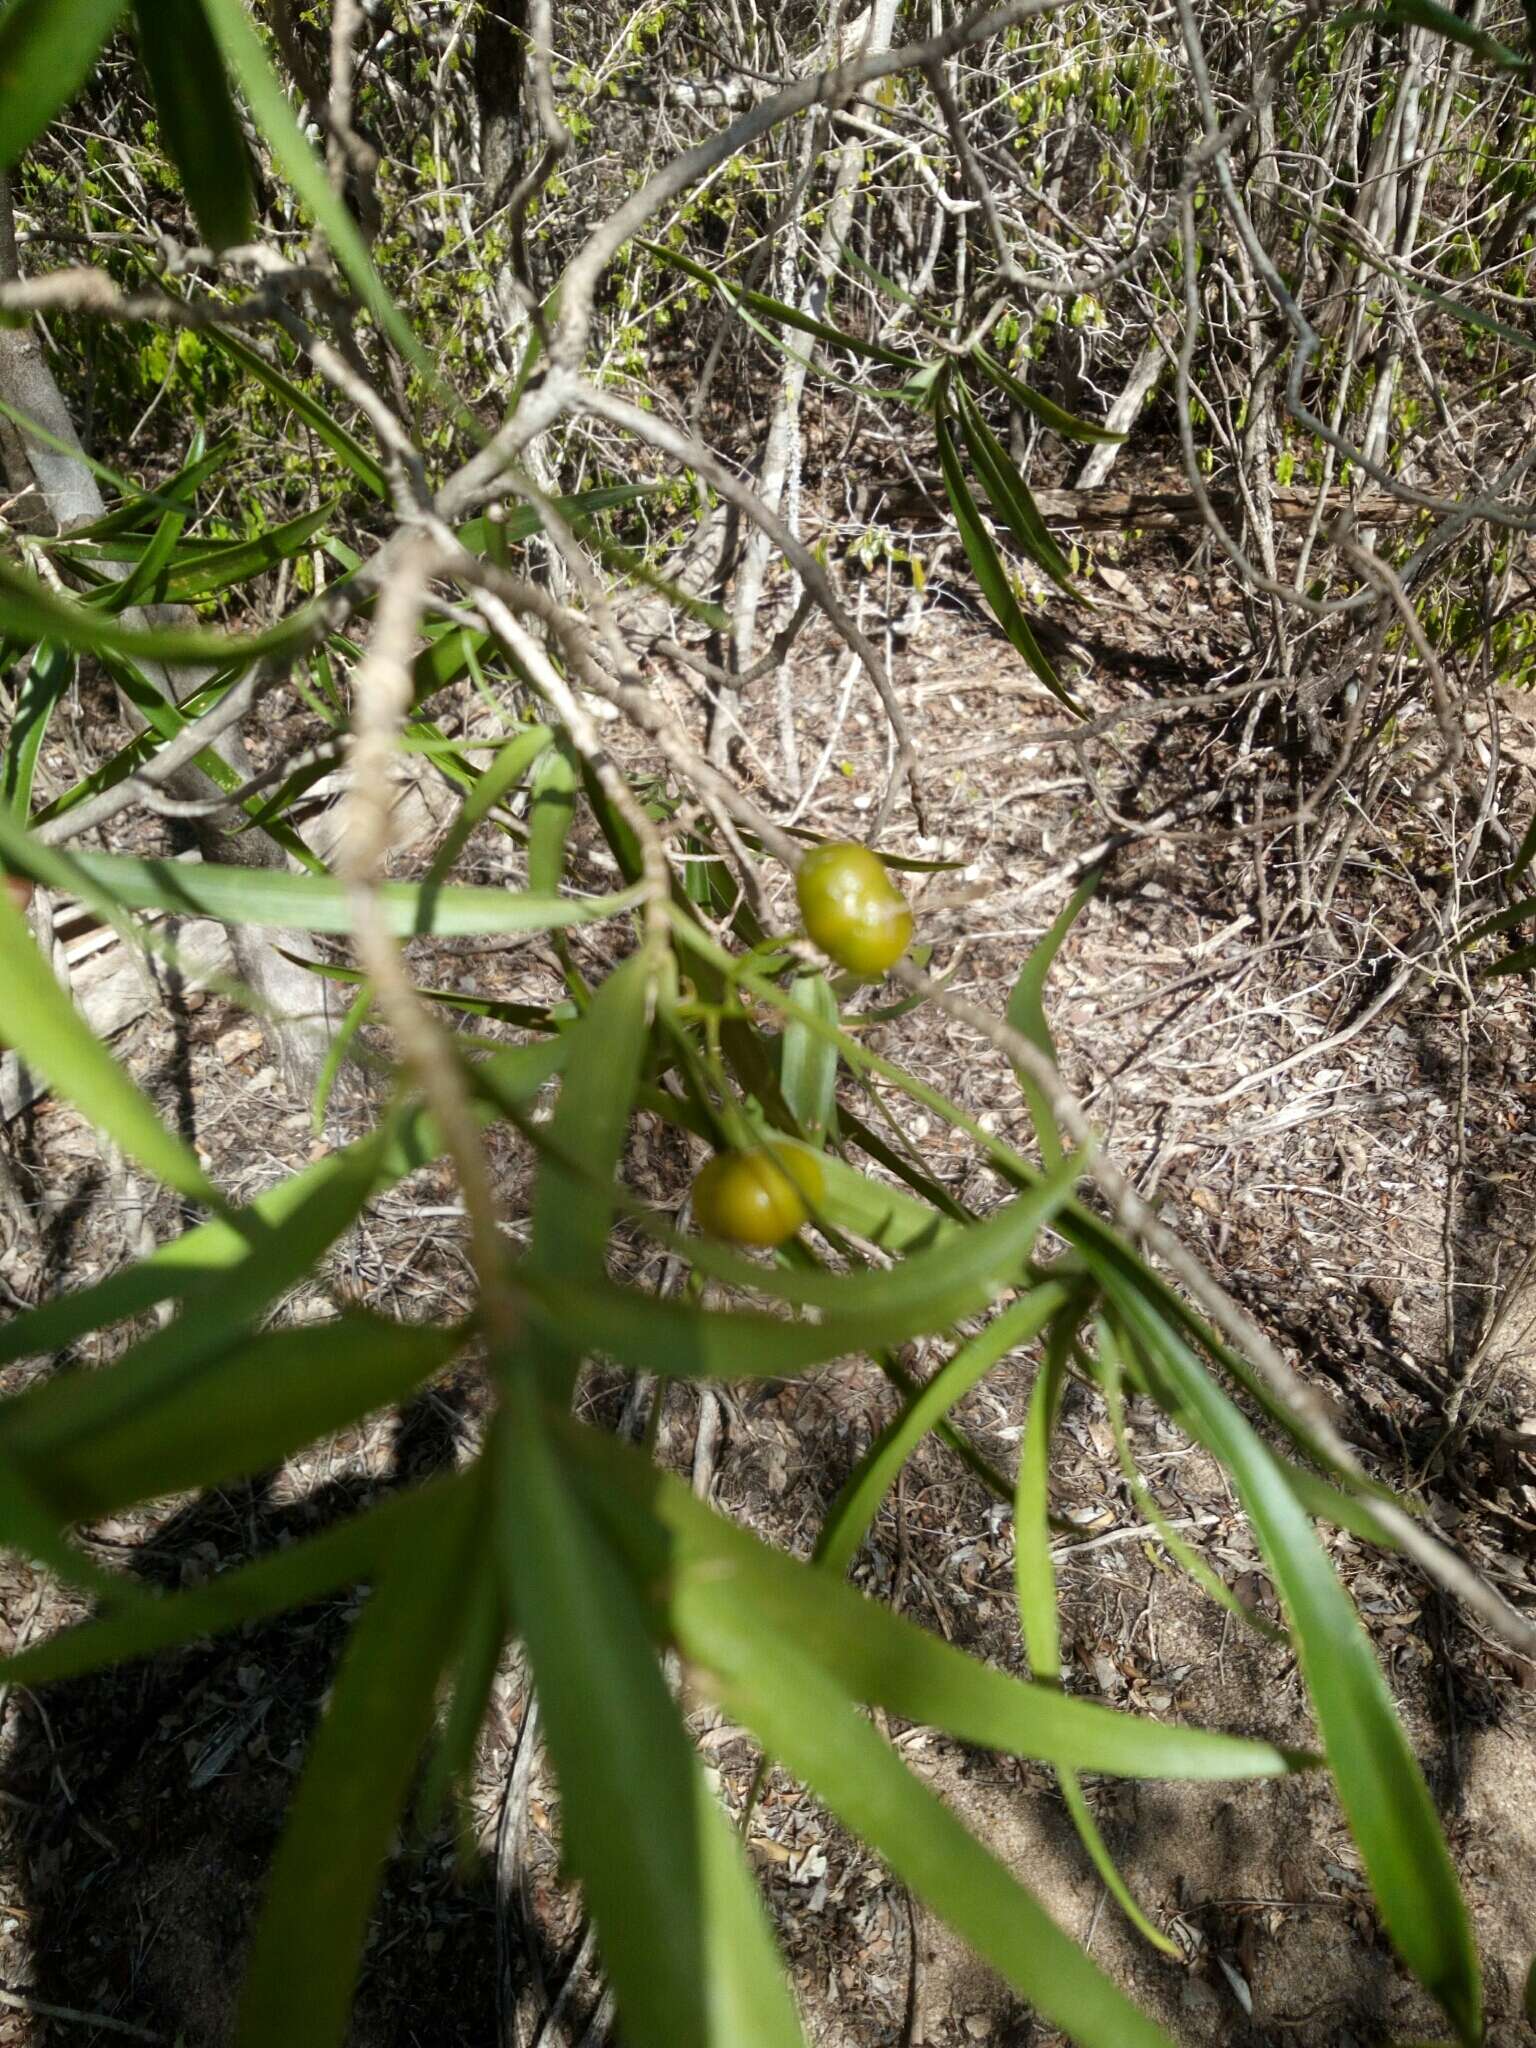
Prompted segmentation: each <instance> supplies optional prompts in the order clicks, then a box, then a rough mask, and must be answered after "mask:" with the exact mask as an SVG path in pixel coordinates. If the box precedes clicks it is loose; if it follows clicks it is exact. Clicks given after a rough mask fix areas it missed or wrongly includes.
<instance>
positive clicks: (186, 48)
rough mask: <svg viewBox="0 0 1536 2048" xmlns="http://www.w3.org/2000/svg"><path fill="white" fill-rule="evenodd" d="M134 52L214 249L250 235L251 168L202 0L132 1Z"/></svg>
mask: <svg viewBox="0 0 1536 2048" xmlns="http://www.w3.org/2000/svg"><path fill="white" fill-rule="evenodd" d="M134 15H135V18H136V20H137V22H138V30H139V54H140V56H141V57H142V58H143V59H144V68H145V70H146V71H147V72H148V73H149V82H150V84H151V86H153V88H154V94H155V111H156V113H157V114H158V115H159V117H160V139H161V141H162V142H163V143H164V144H165V148H166V152H167V154H168V155H169V156H170V159H171V161H172V163H174V164H175V166H176V168H177V170H178V171H179V172H180V174H181V182H182V185H183V187H184V189H185V191H186V195H187V203H188V204H189V205H190V206H191V208H192V212H193V214H194V215H195V216H196V219H197V225H198V231H199V233H200V234H201V235H202V237H203V240H204V241H205V242H207V243H208V244H209V246H210V247H211V248H213V249H231V248H233V247H234V246H235V245H236V243H239V242H248V241H249V240H250V239H251V170H250V162H249V160H248V158H247V155H246V148H245V137H244V135H243V134H242V133H241V131H240V123H239V120H238V119H237V117H236V114H235V109H234V103H233V101H232V100H231V99H230V96H229V80H228V78H227V77H226V76H225V73H224V64H223V60H222V59H221V58H220V56H219V50H218V45H217V44H216V43H215V42H214V40H213V36H212V35H211V33H210V32H209V28H208V18H207V16H206V15H205V14H204V12H203V8H202V5H201V0H135V4H134Z"/></svg>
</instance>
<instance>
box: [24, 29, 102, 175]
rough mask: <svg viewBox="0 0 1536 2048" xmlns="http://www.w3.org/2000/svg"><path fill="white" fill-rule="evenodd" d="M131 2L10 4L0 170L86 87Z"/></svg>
mask: <svg viewBox="0 0 1536 2048" xmlns="http://www.w3.org/2000/svg"><path fill="white" fill-rule="evenodd" d="M125 5H126V0H70V5H69V6H67V7H61V6H60V5H59V0H10V5H9V6H7V7H6V8H5V9H4V10H3V12H0V169H4V168H6V167H7V166H9V165H11V164H13V163H15V162H16V160H17V159H18V158H19V157H20V155H21V153H22V151H23V150H24V149H25V148H26V147H27V145H28V144H29V143H30V142H32V141H34V140H35V139H36V138H37V136H39V135H40V134H41V133H42V131H43V129H44V128H45V127H46V126H47V125H48V123H49V122H50V121H51V120H52V119H53V117H54V115H55V114H56V113H57V112H58V111H59V109H60V107H62V106H64V105H66V104H67V103H68V102H69V101H70V100H72V99H73V98H74V96H75V94H76V93H77V92H78V91H79V90H80V87H81V86H82V85H84V83H85V81H86V78H87V76H88V75H89V73H90V69H91V66H92V65H93V64H94V63H95V62H96V54H97V52H98V51H99V50H100V48H101V46H102V44H103V43H104V42H105V41H106V40H107V37H108V36H109V35H111V33H112V31H113V29H114V28H115V27H116V26H117V19H118V16H119V15H120V14H121V13H122V12H123V9H124V6H125Z"/></svg>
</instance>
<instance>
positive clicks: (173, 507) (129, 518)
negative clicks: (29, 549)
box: [64, 328, 237, 550]
mask: <svg viewBox="0 0 1536 2048" xmlns="http://www.w3.org/2000/svg"><path fill="white" fill-rule="evenodd" d="M217 332H218V330H217V329H216V328H211V329H210V330H209V333H210V335H216V334H217ZM201 443H202V435H201V433H199V434H197V435H196V436H195V437H194V441H193V447H192V452H191V453H190V454H189V455H188V457H187V462H186V466H185V467H184V468H182V469H180V470H178V471H177V472H176V474H175V476H173V477H170V478H169V479H168V480H167V481H166V482H165V483H163V484H161V485H160V487H159V488H158V489H157V490H153V491H152V490H149V489H147V488H144V487H142V486H140V485H136V484H132V483H127V482H125V481H124V480H123V479H121V478H119V479H117V480H116V487H117V488H118V490H119V494H120V495H121V497H122V500H123V502H122V503H121V504H120V505H115V506H114V507H113V508H112V510H111V511H110V512H108V513H105V514H104V515H103V516H102V517H101V518H100V519H96V520H93V521H92V522H91V524H90V525H89V526H72V527H71V528H70V530H69V532H68V534H67V535H66V536H65V537H64V538H65V543H66V548H67V549H68V550H72V549H74V548H75V547H77V546H78V545H79V544H80V543H81V542H83V541H84V542H91V541H106V540H111V539H112V538H113V537H114V536H115V535H117V534H120V533H137V532H140V531H142V530H143V529H144V528H146V527H148V526H150V525H152V524H153V523H154V521H156V520H158V518H159V517H160V515H161V513H163V512H174V511H177V510H178V509H179V508H180V507H181V506H182V505H185V504H190V502H191V501H192V499H193V498H194V497H195V496H196V495H197V492H198V491H199V490H200V489H201V487H202V486H203V485H204V484H205V483H206V482H207V481H208V479H209V477H211V476H216V475H217V474H218V472H219V471H220V470H221V469H222V468H223V467H224V465H225V464H226V463H227V462H228V461H229V460H230V458H231V456H232V455H233V454H234V453H235V449H236V446H237V443H236V439H235V436H234V435H233V434H230V435H227V436H226V437H225V438H224V439H223V440H222V441H217V442H215V443H214V445H213V447H212V448H210V449H209V450H208V451H207V452H206V454H205V453H204V452H203V450H202V446H201Z"/></svg>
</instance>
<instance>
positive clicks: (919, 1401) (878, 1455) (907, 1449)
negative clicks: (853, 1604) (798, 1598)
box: [816, 1280, 1068, 1572]
mask: <svg viewBox="0 0 1536 2048" xmlns="http://www.w3.org/2000/svg"><path fill="white" fill-rule="evenodd" d="M1067 1299H1068V1296H1067V1290H1066V1288H1065V1287H1063V1286H1062V1284H1061V1282H1060V1281H1058V1280H1046V1281H1043V1282H1042V1283H1041V1284H1040V1286H1038V1287H1035V1288H1031V1290H1030V1292H1029V1293H1028V1294H1026V1295H1024V1296H1023V1297H1022V1298H1021V1299H1020V1300H1018V1301H1016V1302H1013V1303H1012V1304H1011V1305H1010V1306H1009V1307H1008V1308H1005V1309H1004V1310H1003V1311H1002V1313H1001V1314H1000V1315H998V1316H995V1317H994V1318H993V1320H992V1321H991V1322H990V1323H988V1324H987V1326H986V1328H985V1329H984V1330H982V1331H981V1332H980V1333H979V1334H978V1335H977V1336H975V1337H972V1338H971V1339H970V1341H969V1342H968V1343H966V1344H962V1345H961V1346H960V1348H959V1350H958V1351H956V1352H955V1354H954V1356H953V1357H951V1358H949V1359H947V1360H946V1361H945V1362H944V1364H943V1365H941V1366H940V1367H939V1370H938V1371H937V1372H936V1373H935V1374H934V1375H933V1378H932V1379H931V1380H929V1381H928V1382H927V1384H926V1385H925V1386H922V1387H920V1388H919V1389H918V1391H917V1392H916V1393H915V1394H914V1395H913V1396H912V1398H911V1399H910V1400H909V1401H908V1402H907V1403H906V1405H905V1407H903V1409H902V1411H901V1413H900V1414H899V1415H898V1416H897V1417H896V1419H895V1421H894V1422H891V1423H888V1424H887V1425H886V1427H885V1428H884V1429H883V1430H882V1431H881V1432H880V1434H879V1436H877V1437H876V1439H875V1441H874V1442H873V1443H872V1444H871V1445H870V1447H869V1449H868V1450H867V1451H866V1452H865V1454H864V1456H863V1457H862V1458H861V1459H860V1460H859V1462H858V1464H857V1465H856V1466H855V1467H854V1469H853V1471H852V1472H851V1473H850V1474H849V1476H848V1478H847V1480H846V1481H845V1482H844V1484H843V1487H842V1489H841V1491H840V1492H839V1494H838V1496H837V1499H836V1500H835V1501H834V1502H833V1504H832V1509H831V1512H830V1513H829V1514H828V1516H827V1519H826V1521H825V1523H824V1524H823V1525H822V1531H821V1536H820V1538H819V1539H818V1541H817V1544H816V1557H817V1561H818V1562H819V1563H821V1564H824V1565H826V1566H827V1568H828V1569H829V1570H831V1571H836V1572H845V1571H846V1570H847V1569H848V1567H849V1565H850V1564H852V1562H853V1559H854V1555H855V1553H856V1552H857V1550H858V1548H859V1545H860V1544H861V1543H862V1542H863V1541H864V1538H865V1537H866V1535H868V1533H869V1530H870V1527H871V1525H872V1524H873V1522H874V1519H875V1516H876V1515H877V1514H878V1513H879V1511H880V1503H881V1502H882V1501H883V1500H884V1499H885V1497H886V1495H887V1494H888V1493H889V1492H890V1490H891V1488H892V1487H893V1486H894V1485H895V1483H896V1477H897V1474H898V1473H899V1472H900V1470H901V1468H902V1466H903V1465H905V1463H906V1462H907V1460H908V1458H910V1457H911V1455H912V1453H913V1452H914V1451H915V1450H916V1449H917V1447H918V1445H919V1444H920V1443H921V1442H922V1440H923V1438H924V1437H925V1436H926V1435H927V1434H928V1432H929V1431H930V1430H931V1429H936V1428H937V1427H938V1425H939V1423H940V1422H942V1421H943V1419H944V1417H945V1416H946V1415H947V1414H948V1413H949V1411H950V1409H951V1408H953V1407H954V1405H955V1403H956V1402H957V1401H960V1400H962V1399H963V1398H964V1397H965V1395H966V1394H968V1393H969V1392H970V1390H971V1388H972V1387H974V1386H975V1385H976V1383H977V1381H978V1380H980V1379H981V1378H982V1377H983V1376H984V1375H985V1374H986V1373H989V1372H990V1371H991V1370H992V1368H993V1366H994V1365H996V1364H997V1361H998V1360H999V1359H1000V1358H1004V1357H1006V1356H1007V1354H1008V1353H1009V1352H1010V1351H1015V1350H1017V1349H1018V1348H1019V1347H1020V1346H1021V1345H1023V1344H1028V1343H1029V1342H1030V1341H1031V1340H1032V1339H1033V1338H1035V1337H1038V1336H1039V1334H1040V1332H1041V1330H1043V1329H1044V1328H1045V1325H1046V1324H1047V1323H1048V1322H1049V1321H1050V1320H1051V1318H1052V1317H1053V1316H1055V1315H1056V1314H1058V1313H1059V1311H1060V1310H1061V1309H1062V1307H1063V1306H1064V1305H1065V1303H1066V1301H1067Z"/></svg>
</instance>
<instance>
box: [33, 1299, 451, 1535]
mask: <svg viewBox="0 0 1536 2048" xmlns="http://www.w3.org/2000/svg"><path fill="white" fill-rule="evenodd" d="M463 1341H464V1332H463V1331H462V1330H456V1329H436V1328H434V1327H433V1326H432V1325H431V1324H428V1323H392V1322H389V1321H386V1320H385V1319H384V1318H383V1317H381V1316H369V1315H364V1314H362V1313H361V1312H360V1311H354V1312H353V1313H351V1314H349V1315H345V1316H342V1317H340V1318H338V1319H337V1320H336V1321H334V1322H328V1323H310V1324H303V1325H300V1326H299V1327H298V1328H295V1329H287V1330H268V1331H265V1332H263V1333H262V1334H260V1335H258V1336H253V1337H249V1338H247V1339H245V1340H244V1341H243V1342H241V1341H236V1342H235V1343H234V1344H233V1345H232V1346H230V1347H229V1348H228V1349H226V1350H224V1351H222V1352H220V1353H217V1354H215V1355H214V1356H212V1357H211V1358H209V1359H208V1360H207V1361H205V1363H204V1364H203V1365H202V1367H201V1368H200V1370H199V1371H198V1372H197V1374H196V1376H195V1377H194V1378H192V1379H185V1378H183V1379H180V1380H177V1381H173V1382H171V1383H170V1384H169V1385H160V1386H158V1387H152V1388H151V1389H149V1390H148V1391H147V1393H146V1395H145V1397H144V1399H142V1400H141V1401H140V1402H138V1403H137V1404H136V1405H134V1406H132V1407H130V1408H127V1409H126V1411H125V1412H120V1413H119V1414H118V1415H117V1416H116V1417H115V1418H109V1419H108V1420H107V1421H106V1423H105V1425H104V1426H100V1427H92V1410H93V1407H94V1406H95V1405H97V1404H95V1403H94V1401H93V1399H92V1396H93V1394H94V1390H95V1389H96V1387H97V1386H99V1385H100V1384H102V1383H103V1382H108V1381H110V1380H112V1379H114V1378H115V1377H116V1376H117V1375H119V1374H122V1375H124V1376H131V1375H132V1374H133V1371H134V1357H133V1354H132V1353H131V1352H130V1353H129V1354H128V1356H127V1357H126V1358H124V1359H123V1360H121V1361H120V1363H118V1364H117V1365H114V1366H111V1367H109V1368H108V1369H107V1370H106V1371H105V1372H102V1373H92V1374H89V1375H70V1376H68V1377H66V1378H65V1379H63V1380H59V1381H55V1382H51V1383H50V1386H58V1387H59V1388H61V1389H62V1390H64V1391H65V1393H66V1394H67V1393H68V1392H69V1391H71V1390H72V1389H73V1388H75V1387H82V1388H83V1389H84V1390H85V1394H86V1398H85V1399H84V1401H82V1402H78V1403H76V1404H74V1405H75V1408H76V1413H75V1414H74V1416H73V1417H72V1418H71V1416H70V1415H69V1414H68V1410H69V1408H70V1406H71V1404H70V1403H69V1401H68V1400H67V1399H66V1400H65V1401H64V1402H63V1404H62V1406H63V1408H64V1410H65V1411H66V1412H65V1413H64V1414H62V1415H61V1414H60V1413H59V1405H60V1404H53V1405H52V1406H49V1407H47V1408H45V1411H44V1413H43V1415H42V1416H41V1417H39V1418H38V1420H39V1422H40V1423H41V1425H42V1428H41V1433H42V1434H44V1436H45V1437H46V1438H47V1439H51V1440H52V1442H53V1443H54V1444H55V1445H56V1448H54V1449H52V1450H51V1451H50V1450H48V1449H47V1448H43V1449H41V1450H39V1449H37V1448H35V1447H34V1442H33V1437H34V1429H33V1426H32V1418H31V1416H30V1415H29V1410H28V1396H27V1395H25V1394H23V1395H21V1396H20V1397H19V1398H18V1399H17V1400H15V1401H13V1402H7V1403H5V1404H4V1405H3V1406H0V1445H4V1446H5V1447H6V1448H7V1449H8V1450H9V1452H10V1453H11V1455H12V1456H13V1457H14V1458H15V1459H16V1460H17V1461H18V1462H19V1463H20V1464H21V1465H23V1466H24V1467H25V1468H26V1469H27V1470H28V1471H30V1472H32V1473H33V1474H34V1475H35V1478H36V1483H37V1485H38V1488H39V1490H40V1491H41V1492H42V1493H43V1494H45V1495H46V1497H47V1499H48V1500H49V1501H51V1502H52V1503H53V1504H54V1506H55V1507H57V1508H58V1509H59V1510H60V1511H61V1512H62V1513H63V1514H64V1515H65V1516H66V1517H67V1518H68V1519H69V1520H70V1521H76V1522H86V1521H95V1520H96V1519H97V1518H98V1517H99V1516H102V1515H111V1514H117V1513H119V1512H120V1511H121V1510H122V1509H124V1508H126V1507H130V1506H132V1505H134V1504H135V1503H136V1502H138V1501H144V1500H156V1499H160V1498H162V1497H163V1496H164V1495H166V1494H171V1493H183V1492H187V1491H189V1490H190V1489H192V1488H193V1487H205V1486H221V1485H224V1484H226V1483H227V1482H228V1481H230V1480H234V1479H239V1478H243V1477H245V1476H247V1475H248V1474H250V1473H252V1472H260V1471H264V1470H266V1469H267V1468H268V1467H270V1466H276V1465H281V1464H282V1463H283V1462H284V1460H285V1459H287V1458H289V1457H291V1456H292V1455H293V1454H294V1452H295V1451H299V1450H302V1449H303V1447H304V1446H305V1445H306V1444H310V1443H315V1442H318V1441H319V1439H320V1438H322V1437H327V1436H331V1435H333V1434H334V1433H335V1432H336V1431H337V1430H340V1429H345V1428H346V1427H347V1425H348V1424H349V1423H352V1422H356V1421H359V1420H360V1419H361V1418H362V1417H363V1416H365V1415H370V1414H372V1413H374V1412H375V1411H376V1410H377V1409H380V1408H389V1407H393V1406H394V1405H395V1404H396V1403H397V1402H400V1401H403V1400H405V1399H406V1397H407V1396H408V1395H409V1394H411V1393H412V1392H413V1391H414V1390H415V1388H416V1387H418V1386H419V1385H420V1384H421V1382H422V1381H423V1380H425V1379H427V1378H429V1377H430V1376H431V1375H432V1374H433V1373H436V1372H438V1371H440V1370H441V1369H442V1367H443V1366H445V1365H446V1364H447V1363H448V1361H449V1359H450V1358H452V1356H453V1354H454V1352H455V1351H457V1350H458V1349H459V1347H460V1346H461V1344H462V1343H463ZM150 1342H151V1343H153V1342H154V1340H153V1339H151V1340H150ZM41 1391H48V1389H43V1390H41ZM118 1405H119V1408H120V1409H121V1407H122V1404H121V1403H119V1404H118ZM71 1421H73V1424H74V1426H73V1427H72V1428H70V1427H68V1425H69V1424H70V1422H71ZM65 1429H67V1432H68V1433H67V1434H63V1435H62V1440H61V1431H63V1430H65Z"/></svg>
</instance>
